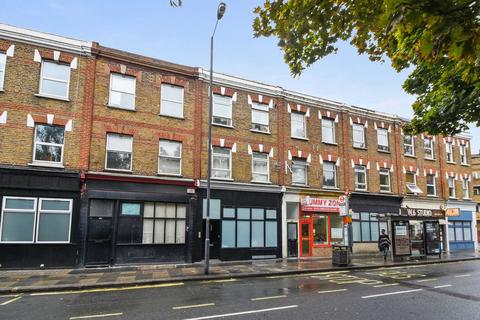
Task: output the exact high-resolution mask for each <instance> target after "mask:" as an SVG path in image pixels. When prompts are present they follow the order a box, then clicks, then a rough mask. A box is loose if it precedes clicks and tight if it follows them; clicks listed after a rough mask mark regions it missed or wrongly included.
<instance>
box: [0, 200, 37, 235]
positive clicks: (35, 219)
mask: <svg viewBox="0 0 480 320" xmlns="http://www.w3.org/2000/svg"><path fill="white" fill-rule="evenodd" d="M7 199H22V200H33V201H34V202H33V209H30V210H29V209H7V211H11V212H25V211H28V212H33V217H34V218H33V228H32V241H3V240H2V238H3V218H4V217H5V204H6V203H7ZM37 201H38V198H33V197H12V196H4V197H3V201H2V219H1V221H0V243H35V229H36V228H35V226H36V225H37Z"/></svg>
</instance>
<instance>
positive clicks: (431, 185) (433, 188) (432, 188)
mask: <svg viewBox="0 0 480 320" xmlns="http://www.w3.org/2000/svg"><path fill="white" fill-rule="evenodd" d="M435 180H436V179H435V175H434V174H427V195H429V196H436V195H437V184H436V181H435Z"/></svg>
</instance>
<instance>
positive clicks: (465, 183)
mask: <svg viewBox="0 0 480 320" xmlns="http://www.w3.org/2000/svg"><path fill="white" fill-rule="evenodd" d="M468 187H469V185H468V179H463V180H462V193H463V199H468V198H470V192H469V190H468V189H469V188H468Z"/></svg>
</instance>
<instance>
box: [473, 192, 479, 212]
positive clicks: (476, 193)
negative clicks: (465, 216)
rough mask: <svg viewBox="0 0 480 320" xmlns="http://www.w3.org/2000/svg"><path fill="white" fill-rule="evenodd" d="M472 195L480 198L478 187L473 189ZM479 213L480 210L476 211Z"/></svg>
mask: <svg viewBox="0 0 480 320" xmlns="http://www.w3.org/2000/svg"><path fill="white" fill-rule="evenodd" d="M473 194H474V195H476V196H480V186H475V187H473ZM477 211H480V210H477Z"/></svg>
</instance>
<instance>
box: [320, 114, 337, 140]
mask: <svg viewBox="0 0 480 320" xmlns="http://www.w3.org/2000/svg"><path fill="white" fill-rule="evenodd" d="M327 124H328V125H327ZM325 131H331V135H332V141H326V139H325V134H324V132H325ZM322 142H323V143H328V144H335V121H334V120H333V119H329V118H322Z"/></svg>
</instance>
